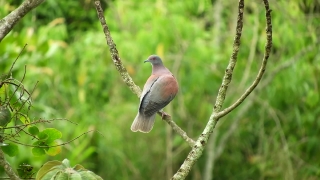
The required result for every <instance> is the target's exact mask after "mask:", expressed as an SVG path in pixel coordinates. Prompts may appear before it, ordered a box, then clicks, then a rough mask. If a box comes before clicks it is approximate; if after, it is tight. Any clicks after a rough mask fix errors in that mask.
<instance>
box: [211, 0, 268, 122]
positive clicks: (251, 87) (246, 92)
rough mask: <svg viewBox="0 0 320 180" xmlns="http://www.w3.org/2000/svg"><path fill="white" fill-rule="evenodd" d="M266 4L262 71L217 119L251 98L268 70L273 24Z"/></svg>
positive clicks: (265, 1) (266, 3)
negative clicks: (265, 35)
mask: <svg viewBox="0 0 320 180" xmlns="http://www.w3.org/2000/svg"><path fill="white" fill-rule="evenodd" d="M264 3H265V8H266V19H267V28H266V34H267V42H266V45H265V53H264V57H263V60H262V64H261V67H260V70H259V72H258V75H257V77H256V79H255V80H254V81H253V83H252V84H251V86H250V87H249V88H248V89H247V90H246V91H245V93H244V94H243V95H241V97H240V98H239V99H238V100H237V101H236V102H235V103H234V104H232V105H231V106H230V107H227V108H225V109H224V110H222V111H220V112H219V113H218V114H217V115H216V116H217V118H221V117H223V116H225V115H227V114H228V113H229V112H231V111H232V110H233V109H235V108H236V107H238V106H239V105H240V104H241V103H242V102H243V101H244V100H245V99H246V98H247V97H248V96H249V94H250V93H251V92H252V91H253V90H254V89H255V88H256V87H257V85H258V84H259V82H260V80H261V78H262V76H263V74H264V72H265V70H266V67H267V63H268V58H269V55H270V52H271V47H272V24H271V10H270V9H269V4H268V1H267V0H264Z"/></svg>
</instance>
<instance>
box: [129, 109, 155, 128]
mask: <svg viewBox="0 0 320 180" xmlns="http://www.w3.org/2000/svg"><path fill="white" fill-rule="evenodd" d="M155 117H156V114H153V115H151V116H144V115H141V114H140V113H139V112H138V114H137V116H136V118H135V119H134V121H133V123H132V125H131V131H133V132H137V131H140V132H143V133H148V132H150V131H151V129H152V127H153V124H154V120H155Z"/></svg>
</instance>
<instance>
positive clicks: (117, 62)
mask: <svg viewBox="0 0 320 180" xmlns="http://www.w3.org/2000/svg"><path fill="white" fill-rule="evenodd" d="M95 6H96V10H97V13H98V18H99V20H100V23H101V26H102V28H103V32H104V34H105V36H106V40H107V44H108V46H109V50H110V54H111V58H112V61H113V63H114V65H115V66H116V69H117V71H119V73H120V75H121V77H122V80H123V81H124V82H125V83H126V85H127V86H128V87H129V88H130V90H131V91H132V92H133V93H134V94H136V95H137V96H138V97H140V96H141V89H140V88H139V86H137V85H136V84H135V83H134V82H133V80H132V78H131V77H130V75H129V74H128V72H127V70H126V68H125V67H124V66H123V64H122V62H121V59H120V56H119V53H118V50H117V48H116V44H115V43H114V42H113V39H112V37H111V34H110V31H109V27H108V25H107V24H106V20H105V18H104V15H103V9H102V7H101V3H100V1H95ZM158 114H159V115H160V116H162V117H163V120H164V121H166V122H167V123H168V124H169V125H170V126H171V127H172V129H173V130H174V131H175V132H176V133H178V134H179V135H180V136H181V137H182V138H183V139H184V140H186V142H187V143H188V144H189V145H190V146H191V147H192V146H193V145H194V141H193V140H192V139H191V138H189V137H188V136H187V133H186V132H184V131H183V130H182V129H181V128H180V127H179V126H178V125H177V124H176V123H175V122H174V121H172V120H171V117H170V115H167V113H165V112H163V111H161V112H158Z"/></svg>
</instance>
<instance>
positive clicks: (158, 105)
mask: <svg viewBox="0 0 320 180" xmlns="http://www.w3.org/2000/svg"><path fill="white" fill-rule="evenodd" d="M144 62H150V63H151V65H152V74H151V76H150V77H149V78H148V80H147V82H146V84H145V85H144V87H143V91H142V94H141V97H140V105H139V110H138V114H137V116H136V118H135V119H134V121H133V123H132V125H131V131H133V132H137V131H140V132H143V133H148V132H150V131H151V129H152V127H153V124H154V121H155V116H156V114H157V112H158V111H160V110H162V108H164V107H165V106H166V105H168V104H169V103H170V101H172V100H173V98H174V97H175V96H176V94H177V93H178V90H179V86H178V82H177V80H176V78H175V77H174V76H173V74H172V73H171V72H170V71H169V70H168V69H167V68H166V67H165V66H164V65H163V63H162V60H161V58H160V57H159V56H157V55H151V56H149V57H148V59H147V60H145V61H144Z"/></svg>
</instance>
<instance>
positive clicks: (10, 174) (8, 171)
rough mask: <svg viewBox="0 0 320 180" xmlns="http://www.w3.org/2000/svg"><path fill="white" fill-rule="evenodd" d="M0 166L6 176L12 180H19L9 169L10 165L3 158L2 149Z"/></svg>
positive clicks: (0, 150)
mask: <svg viewBox="0 0 320 180" xmlns="http://www.w3.org/2000/svg"><path fill="white" fill-rule="evenodd" d="M0 166H2V167H3V168H4V171H5V172H6V174H7V175H8V176H9V177H10V179H13V180H20V178H19V177H18V176H17V175H16V173H15V172H14V171H13V169H12V168H11V165H10V164H9V163H8V162H7V161H6V159H5V158H4V154H3V151H2V149H0Z"/></svg>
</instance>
